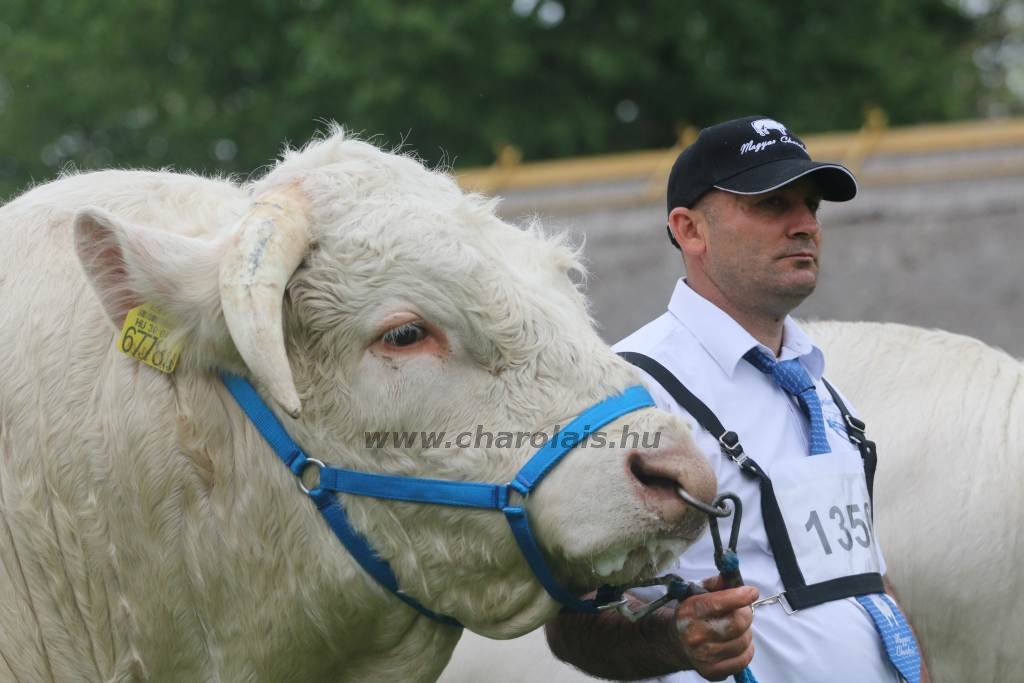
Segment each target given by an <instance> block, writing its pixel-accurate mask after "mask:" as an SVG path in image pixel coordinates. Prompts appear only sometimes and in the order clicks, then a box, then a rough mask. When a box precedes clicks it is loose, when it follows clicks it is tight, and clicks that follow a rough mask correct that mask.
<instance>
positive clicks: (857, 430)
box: [619, 351, 885, 609]
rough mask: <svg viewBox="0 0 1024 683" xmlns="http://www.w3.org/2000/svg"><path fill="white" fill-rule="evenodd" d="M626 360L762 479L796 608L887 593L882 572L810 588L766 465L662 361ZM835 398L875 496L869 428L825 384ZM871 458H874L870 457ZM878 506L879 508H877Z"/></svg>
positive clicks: (766, 516)
mask: <svg viewBox="0 0 1024 683" xmlns="http://www.w3.org/2000/svg"><path fill="white" fill-rule="evenodd" d="M619 356H621V357H622V358H623V359H624V360H626V361H628V362H629V363H631V364H633V365H635V366H636V367H638V368H640V369H641V370H643V371H644V372H646V373H647V374H648V375H650V376H651V378H652V379H654V381H656V382H657V383H658V384H660V385H661V386H662V387H663V388H664V389H665V391H667V392H668V393H669V395H671V396H672V398H673V399H674V400H675V401H676V403H678V404H679V405H680V407H682V408H683V409H684V410H686V411H687V412H688V413H690V415H692V416H693V418H694V419H695V420H697V422H698V423H699V424H700V426H701V427H703V428H704V429H705V430H707V431H708V432H709V433H710V434H711V435H712V436H714V437H715V438H717V439H718V443H719V445H720V446H721V448H722V453H723V454H725V455H726V456H728V457H729V458H731V459H732V460H733V461H734V462H735V463H736V464H737V465H738V466H739V468H740V470H741V471H743V473H744V474H746V475H748V476H752V477H755V478H756V479H757V480H758V486H759V489H760V491H761V516H762V519H763V521H764V527H765V532H766V534H767V535H768V543H769V545H770V546H771V549H772V553H773V555H774V556H775V565H776V567H777V568H778V570H779V576H780V577H781V578H782V583H783V585H784V586H785V587H786V600H787V601H788V602H789V604H790V606H791V607H792V608H793V609H805V608H807V607H813V606H814V605H819V604H821V603H823V602H829V601H831V600H838V599H840V598H845V597H849V596H852V595H864V594H867V593H880V592H884V590H885V588H884V586H883V584H882V577H881V576H879V575H878V574H877V573H867V574H856V575H853V576H847V577H842V578H839V579H834V580H831V581H825V582H821V583H816V584H814V585H811V586H808V585H807V583H806V582H805V580H804V576H803V572H802V571H801V570H800V564H799V562H797V559H796V555H795V553H794V551H793V544H792V541H791V540H790V538H789V533H788V532H787V530H786V522H785V520H784V519H783V517H782V511H781V510H780V508H779V502H778V499H777V498H776V496H775V488H774V487H773V486H772V481H771V479H770V478H769V477H768V475H767V474H765V472H764V470H762V469H761V467H760V465H758V464H757V463H756V462H754V460H753V458H750V457H749V456H747V455H746V454H745V453H743V447H742V446H741V445H740V442H739V437H738V436H737V435H736V433H735V432H730V431H726V429H725V428H724V427H723V426H722V423H721V422H720V421H719V419H718V418H717V417H716V416H715V414H714V413H713V412H711V409H710V408H708V407H707V406H706V405H705V404H704V402H703V401H701V400H700V399H698V398H697V397H696V396H694V395H693V393H692V392H691V391H690V390H689V389H687V388H686V387H685V386H683V384H682V382H680V381H679V380H678V379H677V378H676V376H675V375H673V374H672V373H671V372H669V370H668V369H667V368H666V367H665V366H664V365H662V364H661V363H659V362H658V361H656V360H654V359H653V358H650V357H648V356H645V355H643V354H642V353H635V352H632V351H623V352H620V353H619ZM825 386H826V387H827V388H828V390H829V393H830V394H832V398H833V399H834V400H835V402H836V405H837V406H839V410H840V412H841V413H842V414H843V420H844V421H845V422H846V425H847V427H846V429H847V435H848V436H849V437H850V441H851V442H853V443H854V444H856V445H857V447H858V449H860V452H861V457H862V458H863V460H864V473H865V476H866V478H867V481H868V494H869V495H870V494H871V481H872V478H873V476H874V465H875V459H874V444H873V443H872V442H870V441H868V440H867V438H865V437H864V423H863V422H861V421H860V420H858V419H857V418H855V417H853V416H852V415H850V412H849V411H848V410H847V409H846V405H845V404H844V403H843V401H842V399H840V398H839V393H838V392H837V391H836V390H835V389H833V388H832V386H831V385H830V384H829V383H828V382H825ZM869 454H870V456H871V457H870V458H869ZM872 507H874V506H872Z"/></svg>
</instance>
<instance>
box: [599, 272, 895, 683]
mask: <svg viewBox="0 0 1024 683" xmlns="http://www.w3.org/2000/svg"><path fill="white" fill-rule="evenodd" d="M758 345H759V344H758V342H757V340H756V339H754V337H753V336H751V335H750V333H749V332H747V331H746V330H744V329H743V328H742V327H741V326H740V325H739V324H738V323H737V322H736V321H735V320H733V319H732V318H731V317H729V315H727V314H726V313H725V312H724V311H722V310H721V309H719V308H718V307H717V306H715V305H714V304H712V303H711V302H709V301H708V300H706V299H704V298H703V297H701V296H699V295H698V294H697V293H696V292H694V291H693V290H692V289H690V288H689V286H687V284H686V283H685V282H684V281H682V280H680V281H679V283H678V284H677V286H676V289H675V292H674V293H673V295H672V299H671V302H670V303H669V307H668V312H667V313H665V314H664V315H662V316H661V317H659V318H657V319H656V320H654V321H652V322H650V323H649V324H647V325H645V326H644V327H642V328H640V329H639V330H637V331H636V332H634V333H633V334H631V335H630V336H628V337H626V338H625V339H623V340H622V341H621V342H619V343H618V344H617V345H616V346H615V350H616V351H635V352H638V353H642V354H645V355H647V356H650V357H651V358H653V359H654V360H656V361H658V362H659V363H661V364H662V365H664V366H665V367H666V368H667V369H668V370H669V371H670V372H672V374H674V375H675V376H676V377H677V378H678V379H679V381H680V382H682V384H683V385H684V386H686V387H687V388H688V389H689V390H690V391H692V392H693V393H694V394H695V395H696V396H697V397H698V398H699V399H700V400H701V401H703V402H704V403H705V404H706V405H707V406H708V407H709V408H710V409H711V411H712V412H713V413H714V414H715V415H716V416H717V417H718V419H719V420H720V421H721V422H722V424H723V425H724V426H725V428H726V429H727V430H732V431H734V432H736V433H737V434H738V435H739V437H740V443H741V444H742V445H743V449H744V452H745V453H747V454H748V455H749V456H750V457H752V458H753V459H754V460H755V461H756V462H757V463H758V464H759V465H760V466H761V467H762V468H763V469H764V471H765V472H766V473H767V474H768V476H769V477H772V478H773V483H775V484H776V487H777V488H778V481H777V480H776V479H775V478H774V477H773V471H774V472H776V473H777V474H780V475H781V474H782V473H783V472H785V470H786V469H787V464H788V465H794V464H795V465H797V466H798V467H799V466H800V465H801V463H804V462H807V461H805V460H801V462H800V463H795V462H794V461H795V460H796V459H806V458H815V459H817V458H830V457H833V456H834V455H835V454H837V453H847V454H848V453H850V452H851V451H852V452H853V453H856V454H857V458H858V460H859V457H860V456H859V452H858V451H857V449H856V447H855V446H854V445H853V444H851V443H850V441H849V440H848V439H847V436H846V431H845V428H844V426H843V421H842V417H841V415H840V412H839V409H838V407H837V406H836V404H835V402H834V401H833V400H832V397H831V396H830V395H829V393H828V390H827V389H826V388H825V386H824V385H823V384H822V382H821V376H822V372H823V370H824V366H825V360H824V357H823V355H822V352H821V350H820V349H819V348H817V347H816V346H815V345H814V344H813V343H812V342H811V340H810V339H809V338H808V337H807V335H806V334H805V333H804V332H803V330H801V329H800V327H799V325H797V323H796V322H795V321H794V320H792V319H791V318H788V317H787V318H786V320H785V323H784V327H783V339H782V353H781V355H780V356H779V358H780V360H788V359H791V358H799V359H800V362H801V363H802V364H803V365H804V367H805V368H806V369H807V371H808V373H809V374H810V375H811V377H812V378H813V379H814V381H815V384H816V386H817V391H818V395H819V397H820V399H821V403H822V409H823V412H824V416H825V421H826V425H827V427H826V432H827V435H828V441H829V446H830V447H831V449H832V453H825V454H821V455H815V456H810V455H808V452H809V444H808V421H807V419H806V417H805V416H804V415H803V413H802V412H801V409H800V407H799V405H798V404H797V402H796V401H795V400H794V399H793V398H791V397H790V396H788V395H787V394H786V393H785V392H783V391H782V390H781V389H779V388H778V387H777V386H776V385H775V384H774V383H773V381H772V380H771V378H770V377H768V376H767V375H765V374H764V373H762V372H760V371H759V370H757V369H756V368H755V367H753V366H752V365H751V364H750V363H748V362H747V361H745V360H744V359H743V355H744V354H745V353H746V352H747V351H749V350H750V349H751V348H753V347H755V346H758ZM762 348H764V347H762ZM765 350H766V351H769V352H770V353H772V351H771V350H769V349H766V348H765ZM773 355H774V354H773ZM648 388H649V389H650V391H651V395H652V396H653V397H654V399H655V401H657V403H658V406H659V407H661V408H662V409H664V410H667V411H669V412H673V413H675V414H677V415H681V416H683V417H684V418H686V419H687V420H688V421H689V422H690V424H691V425H692V426H693V429H694V438H695V440H696V442H697V445H698V447H699V448H700V449H701V450H702V451H703V452H704V454H705V455H706V456H707V457H708V460H709V461H710V462H711V465H712V467H713V469H714V471H715V475H716V476H717V478H718V490H719V491H731V492H733V493H736V494H737V495H738V496H739V497H740V499H741V500H742V501H743V515H742V525H741V529H740V540H739V543H738V548H737V549H736V550H737V555H738V556H739V560H740V571H741V572H742V574H743V578H744V580H745V582H746V583H747V584H749V585H753V586H756V587H757V589H758V590H759V591H760V592H761V597H762V598H763V597H768V596H772V595H776V594H778V593H781V592H782V591H783V590H784V588H783V584H782V579H781V578H780V577H779V572H778V569H777V568H776V566H775V561H774V557H773V555H772V552H771V548H770V547H769V545H768V538H767V535H766V533H765V529H764V524H763V520H762V515H761V495H760V490H759V488H758V484H757V482H756V480H754V479H752V478H749V477H748V476H747V475H744V474H742V473H741V472H740V471H739V468H738V467H737V466H736V464H735V463H733V462H732V461H731V460H730V459H728V458H726V457H725V456H724V455H722V453H721V450H720V448H719V446H718V442H717V440H716V439H715V438H714V437H712V436H711V435H710V434H709V433H708V432H707V431H705V430H704V429H702V428H701V427H700V426H699V425H698V424H697V423H696V421H695V420H693V419H692V418H691V417H690V416H689V414H688V413H686V412H685V411H683V410H682V409H681V408H680V407H679V405H678V404H676V402H675V401H674V400H673V399H672V397H671V396H670V395H669V394H668V392H666V391H665V390H664V389H663V388H662V387H661V386H660V385H658V384H657V383H655V382H653V380H650V379H649V378H648ZM844 402H845V403H846V404H847V406H848V407H850V406H849V402H848V401H846V399H845V398H844ZM850 409H851V410H852V407H850ZM868 433H869V436H870V425H868ZM817 462H820V463H822V464H826V463H825V461H816V463H817ZM729 520H731V518H729ZM794 521H798V522H800V523H801V527H800V529H801V530H802V523H803V519H800V520H792V519H789V518H787V523H788V524H790V525H791V527H790V528H791V532H790V533H791V536H792V534H793V527H792V524H793V522H794ZM728 533H729V529H728V528H727V527H726V523H723V525H722V537H723V540H725V539H728ZM807 533H808V534H812V533H813V534H817V533H818V531H817V529H814V528H811V529H808V530H807ZM824 533H825V534H826V535H827V536H828V537H831V538H832V542H833V543H834V542H835V539H836V534H837V533H838V529H833V528H830V527H828V526H827V524H826V526H825V527H824ZM809 538H810V540H808V541H807V542H815V543H816V542H817V536H811V537H809ZM822 538H823V539H824V538H825V536H823V537H822ZM805 540H807V539H805ZM822 543H825V540H823V541H822ZM871 543H872V547H871V549H870V550H871V551H873V552H874V553H875V556H874V557H875V560H874V561H875V562H877V566H878V567H879V571H880V572H881V573H883V574H884V572H885V566H884V561H883V560H882V557H881V553H880V552H879V551H878V548H877V544H874V541H873V540H872V542H871ZM802 566H803V564H802ZM668 571H670V572H672V573H674V574H678V575H680V576H682V577H684V578H688V579H691V580H699V579H703V578H706V577H709V576H713V575H715V574H717V573H718V572H717V569H716V568H715V565H714V557H713V549H712V545H711V539H710V536H709V535H707V534H705V535H704V536H703V537H702V538H701V540H700V541H698V542H697V543H696V544H695V545H694V546H693V547H691V548H690V549H689V550H687V552H686V553H684V554H683V555H682V556H681V557H680V558H679V559H678V561H677V562H676V564H674V565H673V566H672V567H669V568H668ZM808 583H811V581H808ZM638 593H639V592H638ZM644 597H649V595H647V594H644ZM753 635H754V647H755V654H754V659H753V662H752V663H751V666H750V668H751V671H752V672H753V674H754V676H755V677H756V678H757V680H758V681H759V683H798V682H807V683H874V682H876V681H887V682H888V681H891V682H893V683H897V682H898V681H899V680H900V679H899V676H898V674H897V673H896V671H895V669H894V668H893V667H892V666H891V665H890V664H889V662H888V659H887V657H886V655H885V650H884V648H883V645H882V641H881V639H880V638H879V636H878V633H877V632H876V631H875V627H874V624H873V623H872V621H871V618H870V617H869V616H868V614H867V612H866V611H865V610H864V609H863V608H862V607H861V606H860V605H859V604H858V603H857V601H856V600H855V599H853V598H846V599H842V600H836V601H833V602H828V603H824V604H821V605H818V606H816V607H812V608H808V609H804V610H800V611H797V612H795V613H793V614H787V613H786V612H785V610H784V609H783V607H782V605H780V604H778V603H775V604H770V605H765V606H762V607H759V608H757V610H756V611H755V613H754V625H753ZM658 680H661V681H666V682H671V683H687V682H691V681H693V682H695V681H702V680H704V679H703V678H702V677H701V676H699V675H697V674H696V673H694V672H686V673H678V674H673V675H671V676H666V677H664V678H661V679H658ZM730 680H731V679H730Z"/></svg>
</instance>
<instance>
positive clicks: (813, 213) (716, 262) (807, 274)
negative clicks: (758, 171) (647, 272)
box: [698, 178, 821, 317]
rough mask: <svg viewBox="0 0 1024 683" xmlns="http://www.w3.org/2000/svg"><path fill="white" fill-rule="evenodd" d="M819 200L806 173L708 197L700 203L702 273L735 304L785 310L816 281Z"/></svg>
mask: <svg viewBox="0 0 1024 683" xmlns="http://www.w3.org/2000/svg"><path fill="white" fill-rule="evenodd" d="M820 202H821V195H820V192H819V191H818V188H817V186H816V185H815V183H814V182H813V181H811V180H810V179H807V178H804V179H801V180H798V181H796V182H794V183H791V184H789V185H786V186H784V187H781V188H779V189H778V190H774V191H771V192H765V193H763V194H757V195H737V194H731V193H727V192H722V191H717V192H714V193H713V194H711V195H709V196H707V197H706V198H705V199H704V200H702V202H701V204H700V205H698V208H701V209H702V212H703V213H704V215H705V216H706V217H707V219H708V230H707V244H706V252H705V253H704V254H703V257H702V259H701V265H702V267H703V269H704V272H705V275H706V276H707V278H708V279H709V280H710V281H711V282H712V283H713V284H714V286H715V287H716V288H717V289H718V290H719V292H720V293H721V294H722V295H724V296H725V298H726V299H727V300H728V301H729V302H730V303H731V304H732V305H733V306H736V307H737V308H742V309H747V310H752V311H755V312H758V313H762V314H765V313H767V314H771V315H774V316H779V317H783V316H785V315H787V314H788V313H789V312H790V311H792V310H793V309H794V308H796V306H797V305H799V304H800V303H801V302H802V301H803V300H804V299H805V298H807V296H808V295H809V294H810V293H811V292H813V291H814V287H815V285H816V284H817V281H818V257H819V254H820V251H821V228H820V226H819V225H818V220H817V211H818V205H819V203H820Z"/></svg>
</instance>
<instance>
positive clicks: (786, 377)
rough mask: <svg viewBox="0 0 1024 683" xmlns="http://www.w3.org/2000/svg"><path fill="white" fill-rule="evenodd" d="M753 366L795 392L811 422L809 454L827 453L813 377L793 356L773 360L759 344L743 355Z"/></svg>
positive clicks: (823, 422) (788, 392) (826, 443)
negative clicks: (781, 359)
mask: <svg viewBox="0 0 1024 683" xmlns="http://www.w3.org/2000/svg"><path fill="white" fill-rule="evenodd" d="M743 357H744V358H746V359H747V362H748V363H750V364H751V365H753V366H754V367H755V368H757V369H758V370H760V371H761V372H763V373H764V374H766V375H768V376H770V377H771V378H772V379H773V380H774V381H775V384H776V385H778V387H779V388H780V389H782V390H783V391H785V392H786V393H787V394H789V395H790V396H795V397H796V400H797V401H798V402H799V403H800V407H801V408H802V409H803V411H804V415H806V416H807V419H808V420H809V421H810V423H811V435H810V440H811V455H818V454H820V453H831V452H832V449H831V448H829V445H828V437H827V436H825V417H824V415H822V413H821V399H819V398H818V392H817V391H816V390H815V388H814V381H813V380H812V379H811V376H810V375H809V374H807V370H805V369H804V366H803V365H801V364H800V361H799V360H798V359H796V358H794V359H792V360H784V361H777V360H775V359H774V358H772V357H771V356H769V355H768V354H767V353H765V352H764V351H762V350H761V349H759V348H756V347H755V348H753V349H750V350H749V351H747V353H746V354H744V356H743Z"/></svg>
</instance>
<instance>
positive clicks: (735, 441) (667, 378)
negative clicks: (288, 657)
mask: <svg viewBox="0 0 1024 683" xmlns="http://www.w3.org/2000/svg"><path fill="white" fill-rule="evenodd" d="M619 356H620V357H622V358H623V360H625V361H627V362H629V363H630V364H632V365H635V366H636V367H638V368H640V369H641V370H643V371H644V372H646V373H647V374H648V375H650V376H651V378H652V379H654V381H655V382H657V383H658V384H660V385H661V386H662V387H663V388H664V389H665V391H667V392H668V393H669V395H670V396H671V397H672V398H673V399H674V400H675V402H676V403H678V404H679V405H680V406H681V407H682V408H683V409H684V410H686V412H688V413H689V414H690V415H692V416H693V419H695V420H696V421H697V423H698V424H699V425H700V426H701V427H703V428H704V429H705V430H706V431H707V432H708V433H710V434H711V435H712V436H713V437H715V438H716V439H718V445H719V446H720V447H721V449H722V453H723V455H725V456H726V457H728V458H730V459H731V460H732V461H733V462H735V463H736V464H737V465H738V466H739V468H740V469H741V470H743V471H744V472H745V473H747V474H752V475H754V476H756V477H757V478H759V479H762V478H767V475H765V473H764V471H763V470H762V469H761V466H760V465H758V464H757V463H756V462H754V460H753V459H752V458H750V457H749V456H747V455H746V454H744V452H743V446H742V444H740V438H739V436H738V435H737V434H736V432H733V431H728V430H726V428H725V427H723V426H722V423H721V421H720V420H719V419H718V417H717V416H716V415H715V414H714V413H713V412H711V409H710V408H708V407H707V406H706V405H705V404H704V402H703V401H701V400H700V399H699V398H697V397H696V396H694V394H693V392H691V391H690V390H689V389H687V388H686V387H685V386H683V383H682V382H680V381H679V380H678V379H677V378H676V376H675V375H673V374H672V373H671V372H670V371H669V369H668V368H666V367H665V366H664V365H662V364H661V363H659V362H658V361H656V360H654V359H653V358H651V357H650V356H645V355H644V354H642V353H636V352H634V351H620V352H619Z"/></svg>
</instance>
